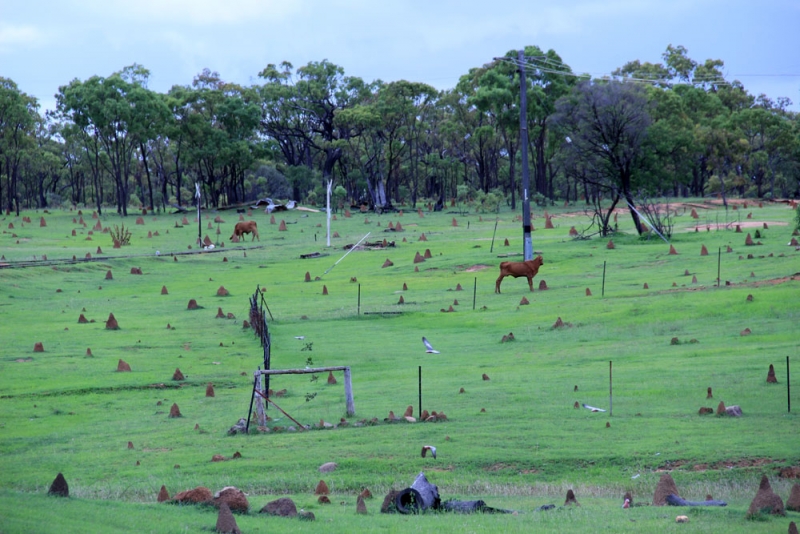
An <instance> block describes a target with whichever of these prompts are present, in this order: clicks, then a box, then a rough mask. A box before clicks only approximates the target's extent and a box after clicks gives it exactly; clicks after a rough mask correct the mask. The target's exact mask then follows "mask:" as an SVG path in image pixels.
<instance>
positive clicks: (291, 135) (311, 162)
mask: <svg viewBox="0 0 800 534" xmlns="http://www.w3.org/2000/svg"><path fill="white" fill-rule="evenodd" d="M259 77H261V78H262V79H264V81H265V83H264V84H263V85H261V86H260V87H258V88H257V89H258V91H259V94H260V105H261V120H260V129H261V133H262V134H264V135H265V136H267V137H268V138H270V139H273V140H275V141H276V142H277V143H278V145H279V146H280V150H281V153H282V154H283V157H284V159H285V161H286V163H287V164H289V165H294V166H296V165H306V166H307V167H309V168H312V167H314V166H315V159H316V160H317V163H316V165H318V166H319V170H321V172H322V180H323V182H325V184H327V183H328V182H330V181H331V180H332V173H333V169H334V166H335V165H336V163H337V162H338V161H339V160H340V159H341V158H342V155H343V148H344V146H346V143H347V139H348V137H349V136H351V135H355V133H354V132H353V131H352V130H351V129H350V128H347V127H343V126H340V124H339V123H337V121H336V115H337V114H338V113H339V112H341V111H342V110H345V109H348V108H351V107H353V106H355V105H356V104H358V103H360V102H362V101H363V100H364V99H365V98H367V97H369V96H370V95H371V86H370V85H368V84H365V83H364V81H363V80H361V78H357V77H352V76H345V74H344V69H343V68H342V67H339V66H337V65H334V64H333V63H330V62H329V61H327V60H323V61H320V62H313V61H312V62H309V63H308V64H307V65H305V66H303V67H298V68H297V69H296V70H295V69H294V66H293V65H292V64H291V63H288V62H283V63H281V64H280V65H279V66H276V65H274V64H269V65H267V67H266V68H265V69H263V70H262V71H261V72H260V73H259ZM317 156H318V157H317Z"/></svg>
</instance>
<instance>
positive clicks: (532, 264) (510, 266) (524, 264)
mask: <svg viewBox="0 0 800 534" xmlns="http://www.w3.org/2000/svg"><path fill="white" fill-rule="evenodd" d="M542 265H544V260H543V259H542V257H541V256H536V257H535V258H534V259H532V260H527V261H504V262H502V263H501V264H500V277H499V278H498V279H497V282H496V283H495V285H494V292H495V293H500V282H502V281H503V278H505V277H506V276H513V277H514V278H519V277H520V276H525V277H527V278H528V287H530V288H531V291H533V277H534V276H536V273H538V272H539V267H541V266H542Z"/></svg>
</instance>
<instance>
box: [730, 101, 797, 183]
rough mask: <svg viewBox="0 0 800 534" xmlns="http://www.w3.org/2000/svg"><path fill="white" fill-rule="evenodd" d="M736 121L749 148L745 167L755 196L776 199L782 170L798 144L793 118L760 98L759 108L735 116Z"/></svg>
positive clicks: (733, 117) (743, 111) (749, 109)
mask: <svg viewBox="0 0 800 534" xmlns="http://www.w3.org/2000/svg"><path fill="white" fill-rule="evenodd" d="M732 121H733V123H734V124H735V125H736V127H737V128H738V130H739V131H740V132H741V134H742V136H743V137H744V139H745V140H746V141H747V144H748V149H749V150H748V151H747V154H746V155H745V163H746V167H747V170H748V174H749V177H750V182H751V186H752V188H753V189H754V190H755V191H754V192H755V196H756V197H758V198H762V197H763V196H764V193H765V192H769V195H770V197H773V196H774V194H775V179H776V176H777V172H778V167H779V166H780V165H781V163H782V162H783V161H784V160H785V159H786V158H788V157H789V154H790V151H791V146H792V143H793V140H794V139H793V135H792V134H793V132H792V124H791V122H790V120H789V117H788V116H787V115H786V114H785V113H784V111H783V109H782V108H781V107H779V106H776V105H775V104H774V103H773V102H772V101H770V100H769V99H766V98H760V99H759V105H758V106H757V107H752V108H748V109H743V110H741V111H739V112H737V113H735V114H734V115H733V116H732ZM765 189H766V190H768V191H765Z"/></svg>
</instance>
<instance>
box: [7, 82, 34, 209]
mask: <svg viewBox="0 0 800 534" xmlns="http://www.w3.org/2000/svg"><path fill="white" fill-rule="evenodd" d="M38 108H39V104H38V102H37V101H36V99H35V98H34V97H32V96H29V95H27V94H25V93H23V92H22V91H20V90H19V88H18V87H17V84H16V83H14V81H12V80H10V79H8V78H3V77H0V206H2V204H3V202H4V201H5V204H6V209H7V210H9V211H10V210H14V211H15V212H16V214H17V215H19V208H20V206H19V203H20V202H19V201H20V198H19V181H20V170H21V164H22V162H23V160H24V159H25V158H26V157H30V155H31V152H32V151H33V150H34V149H35V145H36V142H35V138H36V125H37V123H38V122H39V121H40V120H41V118H40V117H39V113H38ZM3 175H5V177H6V188H5V192H6V194H5V198H3V187H2V177H3Z"/></svg>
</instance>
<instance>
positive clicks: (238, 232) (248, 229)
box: [231, 221, 261, 241]
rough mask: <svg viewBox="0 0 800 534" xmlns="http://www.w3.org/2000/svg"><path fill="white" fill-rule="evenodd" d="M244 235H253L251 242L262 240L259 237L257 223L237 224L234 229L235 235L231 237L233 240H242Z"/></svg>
mask: <svg viewBox="0 0 800 534" xmlns="http://www.w3.org/2000/svg"><path fill="white" fill-rule="evenodd" d="M244 234H253V237H252V238H251V239H250V241H255V240H256V239H258V240H259V241H261V238H260V237H258V225H257V224H256V222H255V221H246V222H238V223H236V227H235V228H234V229H233V235H232V236H231V239H233V238H234V236H235V237H237V238H239V239H242V238H243V237H244Z"/></svg>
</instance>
